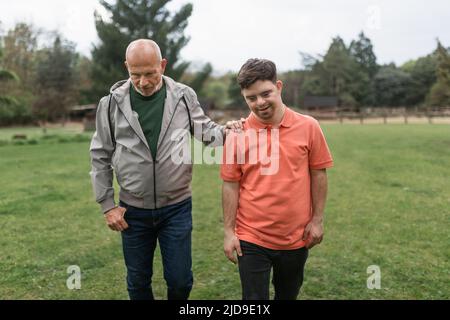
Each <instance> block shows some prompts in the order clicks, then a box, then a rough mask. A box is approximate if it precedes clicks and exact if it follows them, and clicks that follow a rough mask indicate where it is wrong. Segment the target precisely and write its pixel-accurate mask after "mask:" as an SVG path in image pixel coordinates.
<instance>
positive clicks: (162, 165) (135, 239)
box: [90, 39, 241, 300]
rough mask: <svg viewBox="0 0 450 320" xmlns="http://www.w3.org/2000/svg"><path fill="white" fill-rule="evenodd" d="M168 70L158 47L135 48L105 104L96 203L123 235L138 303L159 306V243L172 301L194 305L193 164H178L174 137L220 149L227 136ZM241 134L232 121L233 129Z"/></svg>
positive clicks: (141, 43)
mask: <svg viewBox="0 0 450 320" xmlns="http://www.w3.org/2000/svg"><path fill="white" fill-rule="evenodd" d="M166 64H167V60H166V59H163V58H162V55H161V50H160V48H159V46H158V45H157V44H156V43H155V42H154V41H152V40H149V39H140V40H136V41H133V42H132V43H130V45H129V46H128V48H127V51H126V61H125V65H126V67H127V69H128V72H129V76H130V78H129V79H128V80H123V81H120V82H118V83H117V84H115V85H114V86H113V87H112V88H111V92H110V95H109V96H106V97H103V98H102V99H101V101H100V103H99V106H98V109H97V119H96V129H97V130H96V132H95V134H94V136H93V138H92V142H91V148H90V154H91V163H92V170H91V177H92V183H93V187H94V191H95V195H96V201H97V202H98V203H99V204H100V205H101V208H102V211H103V212H104V213H105V219H106V223H107V225H108V226H109V228H111V229H112V230H114V231H119V232H121V234H122V244H123V253H124V257H125V264H126V267H127V285H128V293H129V296H130V299H132V300H146V299H153V292H152V287H151V281H152V274H153V255H154V252H155V248H156V243H157V242H159V246H160V249H161V255H162V262H163V266H164V279H165V280H166V283H167V297H168V299H170V300H172V299H177V300H180V299H188V297H189V293H190V291H191V288H192V284H193V276H192V270H191V267H192V262H191V230H192V214H191V211H192V204H191V187H190V183H191V180H192V164H190V163H175V162H174V161H172V155H173V154H174V153H177V151H178V150H180V149H183V146H182V145H181V144H180V143H179V141H178V140H177V139H175V140H174V139H173V137H174V136H177V132H180V130H181V131H183V130H184V131H186V132H189V131H194V136H195V137H196V138H197V139H199V140H201V141H205V142H207V141H206V140H203V139H204V138H205V137H210V138H211V139H210V140H209V141H214V143H211V144H210V145H211V146H218V145H222V141H223V131H224V129H225V127H223V126H220V125H218V124H216V123H214V122H213V121H211V120H210V119H209V118H208V117H207V116H205V114H204V113H203V110H202V108H201V107H200V104H199V102H198V100H197V96H196V94H195V92H194V90H192V89H191V88H189V87H187V86H186V85H183V84H181V83H178V82H175V81H174V80H172V79H171V78H169V77H166V76H164V71H165V67H166ZM240 126H241V124H240V123H237V122H236V121H230V122H228V123H227V126H226V127H227V129H232V128H239V127H240ZM192 128H194V129H193V130H191V129H192ZM195 128H200V130H195ZM189 140H190V139H185V140H184V141H185V142H184V143H189ZM113 170H114V172H115V174H116V178H117V181H118V183H119V186H120V195H119V199H120V203H119V206H116V204H115V202H114V189H113Z"/></svg>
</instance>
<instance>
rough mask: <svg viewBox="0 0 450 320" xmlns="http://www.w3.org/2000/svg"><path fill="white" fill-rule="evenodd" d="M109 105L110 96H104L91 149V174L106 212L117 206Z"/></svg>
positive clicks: (94, 186) (99, 199)
mask: <svg viewBox="0 0 450 320" xmlns="http://www.w3.org/2000/svg"><path fill="white" fill-rule="evenodd" d="M108 105H109V96H106V97H103V98H102V99H101V100H100V102H99V104H98V107H97V115H96V119H95V126H96V131H95V133H94V136H93V137H92V140H91V146H90V149H89V150H90V157H91V172H90V175H91V180H92V186H93V188H94V194H95V200H96V201H97V202H98V203H99V204H100V205H101V207H102V211H103V212H104V213H105V212H107V211H109V210H111V209H113V208H114V207H115V203H114V188H113V170H112V166H111V160H112V155H113V153H114V143H113V141H112V138H111V129H110V125H109V118H108V117H109V114H108V112H109V110H108V109H109V108H108Z"/></svg>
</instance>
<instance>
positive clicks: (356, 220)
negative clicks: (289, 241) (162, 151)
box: [0, 125, 450, 299]
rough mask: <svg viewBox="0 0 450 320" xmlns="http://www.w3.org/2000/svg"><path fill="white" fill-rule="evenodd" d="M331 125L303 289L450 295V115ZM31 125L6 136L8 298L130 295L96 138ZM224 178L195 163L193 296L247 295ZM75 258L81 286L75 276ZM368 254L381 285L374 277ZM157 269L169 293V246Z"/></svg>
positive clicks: (3, 215) (2, 151)
mask: <svg viewBox="0 0 450 320" xmlns="http://www.w3.org/2000/svg"><path fill="white" fill-rule="evenodd" d="M323 127H324V132H325V134H326V136H327V139H328V142H329V145H330V148H331V151H332V153H333V157H334V160H335V167H334V168H333V169H331V170H330V171H329V197H328V203H327V210H326V220H325V238H324V241H323V243H322V244H321V245H320V246H318V247H316V248H314V249H313V250H311V252H310V258H309V259H308V261H307V265H306V271H305V282H304V285H303V288H302V293H301V295H300V297H299V298H300V299H449V298H450V289H449V287H448V284H449V283H450V273H449V261H450V246H449V244H450V241H449V240H450V239H449V229H450V228H449V221H450V219H449V218H450V179H449V177H450V126H448V125H364V126H360V125H325V126H323ZM30 130H31V131H32V129H30ZM32 132H34V133H32V134H36V136H35V137H34V138H36V139H38V143H37V144H34V145H9V144H8V145H4V146H0V171H1V177H2V179H1V180H2V187H1V188H0V227H1V233H2V235H1V237H0V274H1V276H0V299H127V298H128V295H127V292H126V285H125V266H124V263H123V257H122V249H121V242H120V235H119V234H117V233H113V232H112V231H109V229H108V228H107V227H106V225H105V223H104V218H103V217H102V214H101V213H100V211H99V208H98V206H97V205H96V204H95V202H94V201H93V194H92V191H91V184H90V177H89V174H88V173H89V170H90V165H89V153H88V148H89V143H88V142H86V141H80V142H76V141H65V142H66V143H57V142H55V143H44V142H42V143H41V140H39V132H35V131H32ZM14 133H16V131H14V129H4V130H3V129H2V130H0V140H1V139H9V138H8V137H10V136H11V135H12V134H14ZM17 133H23V130H21V131H19V132H17ZM58 134H59V133H58ZM220 188H221V181H220V179H219V174H218V166H207V165H197V166H196V167H195V168H194V181H193V198H194V209H193V215H194V232H193V269H194V277H195V283H194V288H193V290H192V294H191V298H192V299H240V295H241V290H240V282H239V276H238V272H237V268H236V266H234V265H233V264H231V263H230V262H228V260H227V259H226V258H225V256H224V254H223V251H222V239H223V235H222V218H221V216H222V213H221V204H220V203H221V201H220ZM286 192H289V190H286ZM294 196H295V195H294ZM70 265H78V266H79V267H80V268H81V271H82V283H81V285H82V288H81V290H68V289H67V287H66V279H67V277H68V276H69V274H67V267H68V266H70ZM370 265H377V266H379V267H380V270H381V289H379V290H376V289H375V290H369V289H367V286H366V281H367V278H368V276H369V274H367V267H368V266H370ZM154 269H155V275H154V279H153V283H154V293H155V296H156V297H157V298H158V299H165V295H166V293H165V285H164V279H163V276H162V267H161V259H160V256H159V254H158V255H157V256H156V260H155V268H154Z"/></svg>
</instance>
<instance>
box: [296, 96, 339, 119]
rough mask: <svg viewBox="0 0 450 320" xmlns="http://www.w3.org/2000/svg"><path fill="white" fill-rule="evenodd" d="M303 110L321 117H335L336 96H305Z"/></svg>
mask: <svg viewBox="0 0 450 320" xmlns="http://www.w3.org/2000/svg"><path fill="white" fill-rule="evenodd" d="M302 109H303V112H305V113H306V114H309V115H310V116H312V117H314V118H316V119H318V120H321V119H335V118H336V117H337V116H338V109H339V107H338V98H337V97H335V96H305V98H304V99H303V107H302Z"/></svg>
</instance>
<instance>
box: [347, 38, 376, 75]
mask: <svg viewBox="0 0 450 320" xmlns="http://www.w3.org/2000/svg"><path fill="white" fill-rule="evenodd" d="M358 37H359V38H358V40H353V41H352V42H351V43H350V47H349V50H350V55H351V56H352V57H353V58H354V59H355V60H356V62H357V63H358V65H359V66H360V67H361V68H362V69H363V71H365V72H366V73H367V74H368V75H369V78H370V79H373V77H374V76H375V74H376V73H377V71H378V68H379V67H378V65H377V57H376V55H375V53H374V52H373V45H372V42H371V41H370V39H369V38H367V37H366V36H365V35H364V32H361V33H360V34H359V35H358Z"/></svg>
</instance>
